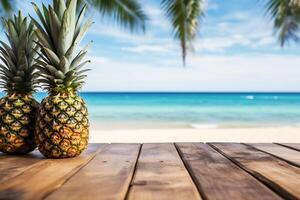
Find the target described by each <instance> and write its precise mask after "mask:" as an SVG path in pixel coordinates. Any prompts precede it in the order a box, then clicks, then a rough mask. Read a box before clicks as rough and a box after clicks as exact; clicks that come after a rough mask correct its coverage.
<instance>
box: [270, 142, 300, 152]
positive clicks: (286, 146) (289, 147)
mask: <svg viewBox="0 0 300 200" xmlns="http://www.w3.org/2000/svg"><path fill="white" fill-rule="evenodd" d="M274 144H277V145H279V146H282V147H285V148H288V149H292V150H295V151H300V150H299V149H297V148H294V147H291V146H288V145H285V144H281V143H274Z"/></svg>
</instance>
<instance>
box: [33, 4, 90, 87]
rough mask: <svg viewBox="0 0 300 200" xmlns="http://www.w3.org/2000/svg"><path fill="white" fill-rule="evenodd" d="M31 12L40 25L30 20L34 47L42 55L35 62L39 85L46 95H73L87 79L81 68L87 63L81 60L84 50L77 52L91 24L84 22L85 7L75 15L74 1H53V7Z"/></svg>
mask: <svg viewBox="0 0 300 200" xmlns="http://www.w3.org/2000/svg"><path fill="white" fill-rule="evenodd" d="M32 5H33V8H34V10H35V12H36V14H37V16H38V18H39V22H38V21H37V20H35V19H34V18H32V17H31V19H32V22H33V23H34V25H35V26H36V27H37V28H36V35H37V38H38V40H37V41H36V43H37V44H38V46H39V47H40V49H41V51H40V53H38V54H39V59H38V60H37V69H38V71H39V72H40V73H39V74H40V78H39V83H40V84H41V85H42V86H43V87H44V89H46V90H48V91H49V92H68V91H73V92H76V91H77V90H78V89H79V88H81V87H82V85H83V84H84V79H85V78H86V75H85V72H86V71H87V70H83V69H82V67H83V66H84V65H85V64H87V63H89V62H90V61H89V60H84V56H85V55H86V53H87V47H88V46H89V45H87V47H86V48H84V49H82V50H81V51H79V52H78V51H76V50H77V48H78V46H79V44H80V42H81V40H82V39H83V37H84V35H85V34H86V32H87V30H88V29H89V28H90V26H91V25H92V24H93V22H92V21H91V19H88V20H85V12H86V9H87V6H86V5H84V6H83V7H82V8H81V9H80V10H79V12H77V11H76V10H77V8H76V7H77V0H66V1H65V0H53V6H51V5H49V6H48V7H46V6H45V5H44V4H43V5H42V8H41V9H40V8H39V7H38V6H37V5H36V4H35V3H32Z"/></svg>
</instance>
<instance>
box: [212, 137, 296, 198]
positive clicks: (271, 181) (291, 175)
mask: <svg viewBox="0 0 300 200" xmlns="http://www.w3.org/2000/svg"><path fill="white" fill-rule="evenodd" d="M212 145H213V146H214V147H215V148H217V149H218V150H219V151H221V152H222V153H223V154H224V155H226V156H227V157H228V158H229V159H231V160H232V161H233V162H235V163H236V164H238V165H239V166H240V167H242V168H243V169H245V170H246V171H248V172H249V173H251V174H252V175H253V176H255V177H256V178H258V179H259V180H260V181H262V182H264V183H265V184H266V185H267V186H269V187H271V188H272V189H273V190H274V191H276V192H277V193H279V194H280V195H281V196H283V197H284V198H286V199H300V190H299V188H300V181H299V180H300V169H299V168H298V167H295V166H292V165H289V164H288V163H286V162H285V161H282V160H280V159H277V158H275V157H274V156H271V155H269V154H266V153H263V152H261V151H258V150H256V149H254V148H253V147H250V146H246V145H243V144H236V143H235V144H234V143H231V144H230V143H214V144H212Z"/></svg>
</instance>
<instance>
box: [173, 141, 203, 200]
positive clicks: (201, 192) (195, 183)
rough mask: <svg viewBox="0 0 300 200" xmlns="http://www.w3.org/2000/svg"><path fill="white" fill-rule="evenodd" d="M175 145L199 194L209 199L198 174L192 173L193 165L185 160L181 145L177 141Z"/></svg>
mask: <svg viewBox="0 0 300 200" xmlns="http://www.w3.org/2000/svg"><path fill="white" fill-rule="evenodd" d="M174 146H175V149H176V151H177V153H178V155H179V157H180V159H181V161H182V163H183V165H184V167H185V169H186V171H187V172H188V174H189V175H190V177H191V179H192V181H193V183H194V185H195V186H196V188H197V190H198V192H199V195H200V196H201V198H202V199H203V200H207V199H208V198H207V196H206V195H205V193H204V189H203V188H202V187H201V184H200V183H199V182H198V180H197V178H196V176H195V175H194V173H192V167H191V166H190V165H189V163H188V162H187V161H186V160H185V158H184V156H183V153H182V152H181V150H180V148H179V146H178V145H177V143H174Z"/></svg>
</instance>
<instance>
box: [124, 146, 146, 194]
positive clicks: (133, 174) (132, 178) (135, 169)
mask: <svg viewBox="0 0 300 200" xmlns="http://www.w3.org/2000/svg"><path fill="white" fill-rule="evenodd" d="M142 146H143V144H140V148H139V151H138V154H137V157H136V160H135V164H134V167H133V172H132V176H131V179H130V182H129V184H128V187H127V191H126V195H125V197H124V199H128V196H129V192H130V188H131V187H132V182H133V180H134V177H135V174H136V173H135V172H136V171H137V167H138V161H139V158H140V155H141V151H142Z"/></svg>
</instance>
